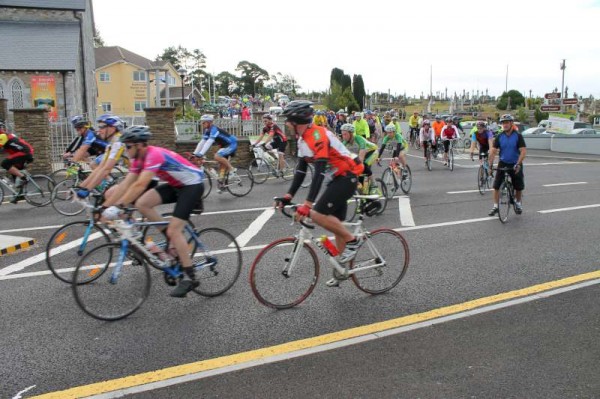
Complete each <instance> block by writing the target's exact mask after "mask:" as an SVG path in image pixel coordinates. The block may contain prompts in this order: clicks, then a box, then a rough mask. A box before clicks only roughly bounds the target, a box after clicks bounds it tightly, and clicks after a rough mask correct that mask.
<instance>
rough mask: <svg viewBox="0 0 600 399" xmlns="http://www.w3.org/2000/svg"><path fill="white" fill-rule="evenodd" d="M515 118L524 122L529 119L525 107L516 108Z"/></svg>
mask: <svg viewBox="0 0 600 399" xmlns="http://www.w3.org/2000/svg"><path fill="white" fill-rule="evenodd" d="M516 119H517V120H518V121H519V122H521V123H526V122H527V121H529V112H527V109H526V108H525V107H519V108H517V116H516Z"/></svg>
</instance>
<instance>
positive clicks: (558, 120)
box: [546, 107, 575, 134]
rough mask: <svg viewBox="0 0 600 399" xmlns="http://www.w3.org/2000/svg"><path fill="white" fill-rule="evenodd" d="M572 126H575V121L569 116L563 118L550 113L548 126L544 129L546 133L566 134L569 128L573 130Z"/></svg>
mask: <svg viewBox="0 0 600 399" xmlns="http://www.w3.org/2000/svg"><path fill="white" fill-rule="evenodd" d="M559 108H560V107H559ZM573 126H575V122H573V121H572V120H571V119H570V118H565V117H562V116H557V115H550V118H548V128H547V129H546V131H547V132H548V133H563V134H567V133H571V130H573Z"/></svg>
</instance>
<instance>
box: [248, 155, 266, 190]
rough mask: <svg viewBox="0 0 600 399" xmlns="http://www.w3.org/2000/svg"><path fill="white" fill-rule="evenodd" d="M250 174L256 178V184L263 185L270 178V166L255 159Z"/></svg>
mask: <svg viewBox="0 0 600 399" xmlns="http://www.w3.org/2000/svg"><path fill="white" fill-rule="evenodd" d="M250 172H252V177H253V178H254V183H256V184H263V183H264V182H266V181H267V179H268V178H269V175H270V174H271V173H270V170H269V165H267V163H266V162H265V161H263V160H262V159H254V160H253V161H252V163H251V164H250Z"/></svg>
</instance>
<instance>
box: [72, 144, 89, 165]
mask: <svg viewBox="0 0 600 399" xmlns="http://www.w3.org/2000/svg"><path fill="white" fill-rule="evenodd" d="M89 148H90V146H89V145H87V144H83V145H81V146H80V147H79V149H77V151H76V152H75V154H74V155H73V162H78V161H85V159H86V158H87V157H88V152H87V151H88V149H89Z"/></svg>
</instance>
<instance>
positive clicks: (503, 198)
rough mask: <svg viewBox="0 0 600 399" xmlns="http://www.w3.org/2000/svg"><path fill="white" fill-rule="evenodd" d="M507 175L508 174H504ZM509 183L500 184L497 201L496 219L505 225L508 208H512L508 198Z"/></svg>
mask: <svg viewBox="0 0 600 399" xmlns="http://www.w3.org/2000/svg"><path fill="white" fill-rule="evenodd" d="M505 173H508V172H505ZM510 190H511V187H510V183H508V182H506V181H504V182H502V184H500V190H499V191H500V200H499V201H498V218H499V219H500V221H501V222H502V223H506V222H507V221H508V215H509V213H510V208H511V207H512V206H513V205H512V204H511V198H510Z"/></svg>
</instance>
